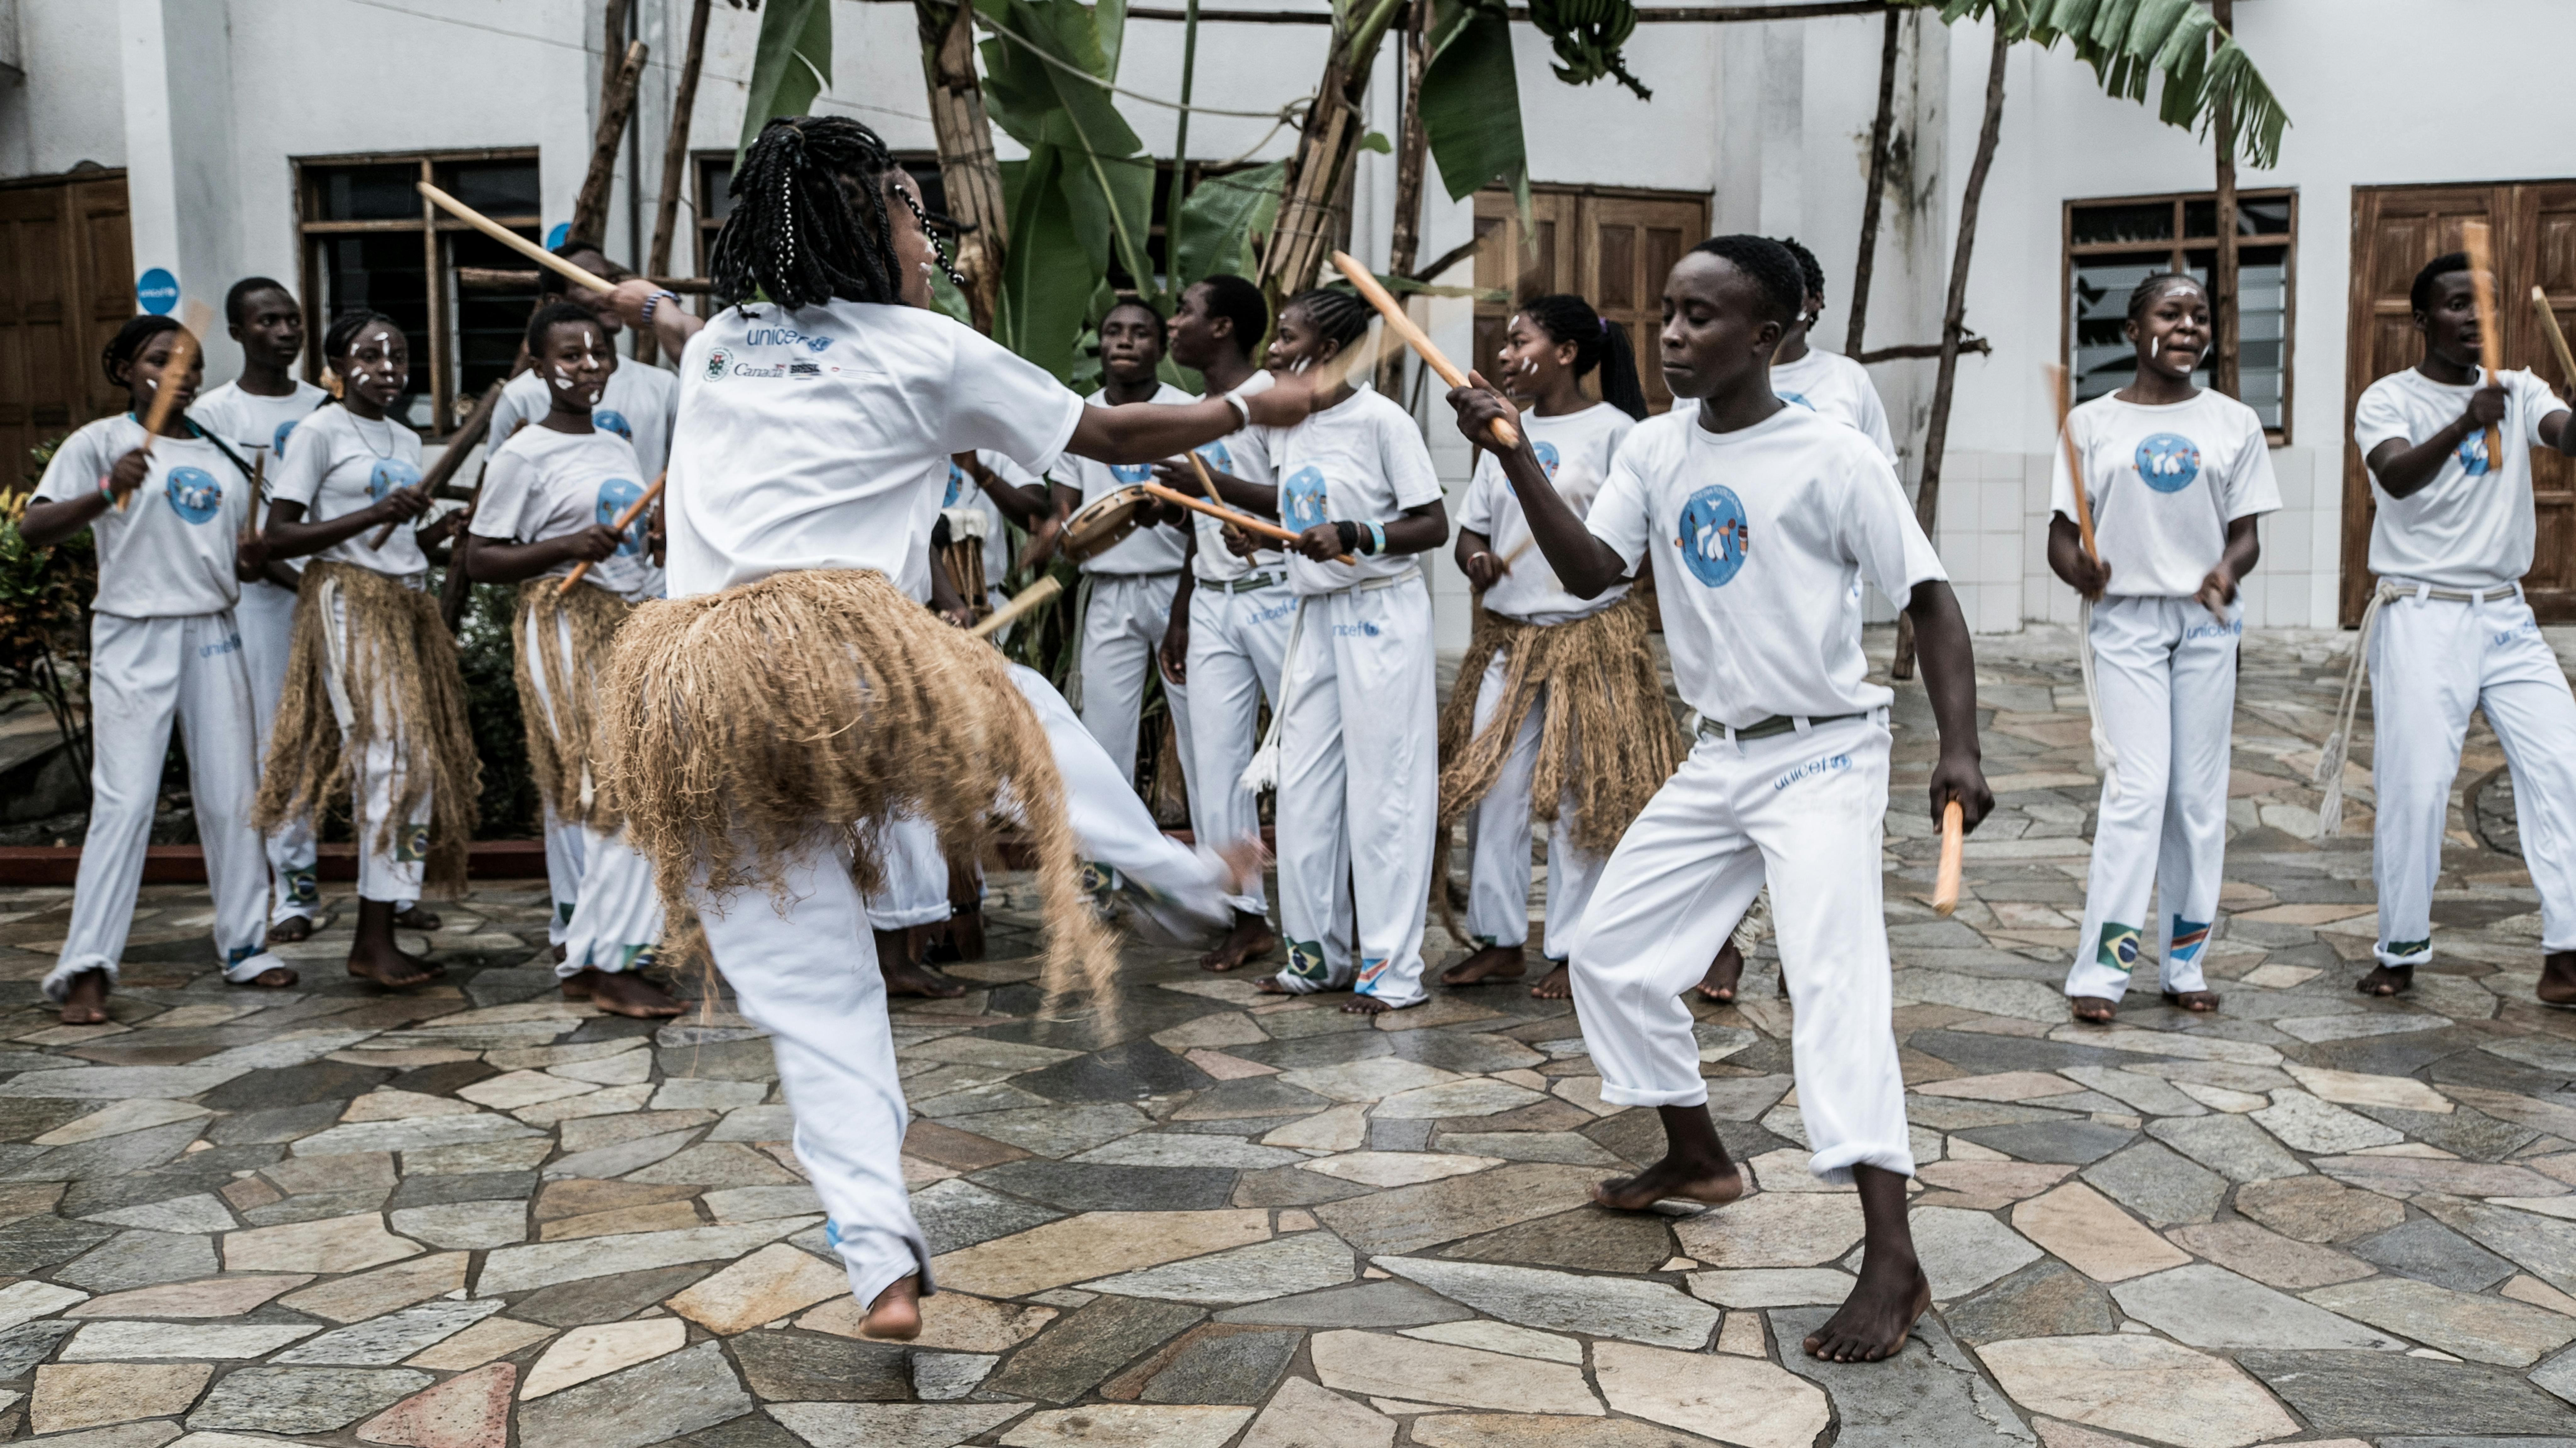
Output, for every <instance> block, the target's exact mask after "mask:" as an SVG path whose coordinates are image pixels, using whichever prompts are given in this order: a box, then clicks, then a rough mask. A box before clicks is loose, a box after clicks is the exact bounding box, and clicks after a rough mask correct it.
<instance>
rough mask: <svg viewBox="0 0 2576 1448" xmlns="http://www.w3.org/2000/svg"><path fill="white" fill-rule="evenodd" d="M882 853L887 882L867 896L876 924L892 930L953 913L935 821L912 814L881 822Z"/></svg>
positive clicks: (871, 921)
mask: <svg viewBox="0 0 2576 1448" xmlns="http://www.w3.org/2000/svg"><path fill="white" fill-rule="evenodd" d="M877 858H878V859H879V860H880V861H882V862H883V863H884V866H885V888H884V889H883V890H881V891H879V892H877V893H876V894H873V895H870V896H868V897H867V911H868V924H869V926H870V927H871V928H873V929H877V930H883V931H886V932H888V933H889V934H891V933H892V932H894V931H897V930H905V929H909V928H911V927H912V926H915V925H936V924H938V923H939V922H940V921H942V920H945V919H947V918H948V917H949V915H950V913H951V910H950V906H949V903H948V857H947V856H946V855H945V854H943V853H941V852H940V849H939V830H938V828H937V827H936V826H934V825H932V824H931V823H930V821H928V820H925V819H920V818H917V817H914V816H910V815H907V816H905V817H904V818H902V819H899V820H891V821H888V822H887V823H886V824H884V825H882V826H880V827H879V828H878V830H877Z"/></svg>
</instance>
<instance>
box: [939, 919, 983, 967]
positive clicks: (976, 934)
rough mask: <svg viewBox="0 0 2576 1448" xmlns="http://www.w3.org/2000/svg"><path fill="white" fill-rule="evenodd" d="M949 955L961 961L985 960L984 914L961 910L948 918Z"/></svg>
mask: <svg viewBox="0 0 2576 1448" xmlns="http://www.w3.org/2000/svg"><path fill="white" fill-rule="evenodd" d="M947 941H948V953H949V954H950V955H951V956H954V957H955V958H956V959H959V960H982V959H983V958H984V912H983V911H982V910H980V909H975V910H960V911H958V912H956V913H955V914H953V915H951V916H949V917H948V935H947Z"/></svg>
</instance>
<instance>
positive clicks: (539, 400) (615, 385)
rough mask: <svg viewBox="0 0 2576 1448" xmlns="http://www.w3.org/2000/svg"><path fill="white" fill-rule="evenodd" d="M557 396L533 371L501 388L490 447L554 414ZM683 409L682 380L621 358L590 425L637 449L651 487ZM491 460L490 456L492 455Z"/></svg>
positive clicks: (668, 454)
mask: <svg viewBox="0 0 2576 1448" xmlns="http://www.w3.org/2000/svg"><path fill="white" fill-rule="evenodd" d="M554 405H555V400H554V394H553V393H552V392H551V391H550V390H549V389H548V388H547V387H546V379H544V378H543V377H540V376H538V375H537V374H536V372H535V370H534V369H530V370H529V371H526V372H522V373H520V374H519V375H518V376H516V377H513V378H511V379H510V381H509V385H508V386H505V387H503V388H502V389H501V405H500V406H498V407H496V408H494V409H493V410H492V434H491V437H490V438H489V439H488V442H489V445H490V447H491V448H492V449H493V450H495V451H497V450H498V449H499V448H500V446H501V444H503V443H505V442H508V441H509V440H510V436H511V434H513V433H515V432H517V431H518V430H519V429H520V428H522V427H525V426H527V425H528V424H530V423H532V422H536V421H538V420H540V419H542V418H543V417H544V416H545V415H546V414H547V413H548V412H551V411H553V410H554ZM679 407H680V382H679V379H678V378H676V377H673V376H672V375H671V374H670V373H668V372H665V371H663V370H662V369H661V368H659V367H656V366H653V365H652V364H651V363H649V362H638V361H636V360H635V359H634V358H632V357H620V358H618V359H617V370H616V371H614V372H611V373H609V374H608V385H607V386H606V387H605V388H603V389H601V391H600V394H599V405H598V406H597V407H594V408H592V409H591V410H590V425H591V426H593V427H595V428H598V429H600V430H601V431H603V432H613V433H615V434H617V435H618V436H619V437H622V438H624V439H626V440H627V442H629V443H631V444H633V445H634V448H635V460H636V462H637V463H638V464H639V465H640V466H641V467H642V468H643V470H644V482H645V484H646V486H648V487H649V486H651V484H652V482H653V480H654V479H655V478H658V477H660V476H661V475H662V465H663V464H664V463H665V462H667V461H669V459H670V455H671V419H672V417H673V416H674V415H675V414H676V413H677V412H678V411H679ZM486 456H489V454H488V453H487V454H486Z"/></svg>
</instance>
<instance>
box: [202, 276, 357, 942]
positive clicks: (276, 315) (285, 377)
mask: <svg viewBox="0 0 2576 1448" xmlns="http://www.w3.org/2000/svg"><path fill="white" fill-rule="evenodd" d="M224 320H225V321H226V322H227V323H228V324H230V328H231V332H232V338H233V340H234V341H236V342H239V343H240V344H241V349H242V370H241V376H240V377H238V378H236V379H234V380H233V381H230V382H227V383H225V384H224V385H223V386H221V387H218V388H215V389H214V390H213V391H210V392H208V393H207V394H206V395H205V396H203V397H201V398H199V399H197V403H196V405H195V406H194V407H192V408H190V409H189V410H188V411H189V415H190V416H191V417H193V418H195V419H196V422H197V425H198V426H200V427H203V428H205V429H206V430H207V431H209V432H211V433H213V434H214V435H215V436H217V437H220V438H222V439H224V440H225V441H226V442H228V443H230V444H232V448H233V451H235V452H236V453H239V454H240V455H241V456H243V457H246V458H251V459H253V460H255V461H260V462H261V466H262V471H263V473H264V475H265V477H264V478H263V481H262V483H261V486H262V488H263V489H265V488H266V486H267V484H266V481H265V478H267V477H275V476H276V475H277V468H278V463H279V460H280V459H282V458H284V457H285V456H286V439H287V436H288V435H289V434H291V433H293V432H294V431H295V425H296V424H297V423H300V422H302V421H303V420H304V419H306V418H308V417H310V416H312V415H313V410H314V409H315V408H317V407H320V406H321V405H322V404H323V403H325V402H328V401H330V400H331V394H330V393H328V392H325V391H323V390H322V389H321V388H319V387H316V386H314V385H313V384H312V383H310V382H307V381H305V380H303V379H302V378H300V377H297V376H296V375H295V371H294V369H295V368H296V367H298V366H300V365H301V364H302V363H303V361H304V308H303V307H301V306H300V305H298V304H297V303H296V300H295V297H294V296H293V294H291V293H289V292H288V291H287V290H286V287H285V284H284V283H281V282H276V281H271V280H270V279H269V278H267V277H244V278H243V279H242V280H240V281H237V282H235V283H233V284H232V289H231V290H229V291H227V292H225V293H224ZM251 509H252V526H253V527H257V526H258V522H259V518H258V515H259V514H260V513H262V512H265V511H266V509H267V499H266V498H259V499H255V500H253V501H252V503H251ZM300 572H301V570H299V569H298V568H297V566H296V565H295V564H293V563H291V562H288V561H286V560H284V559H278V558H272V559H270V560H269V561H268V564H267V566H266V567H264V568H263V569H261V570H260V574H259V576H258V577H256V578H246V579H244V580H242V590H241V602H240V603H239V604H237V605H235V606H234V608H233V619H234V621H235V622H236V623H239V624H240V625H241V636H242V664H243V666H244V667H245V668H247V669H249V670H250V694H251V705H252V707H253V708H255V709H256V710H257V711H258V713H259V752H260V754H261V756H262V757H265V756H266V755H267V753H268V732H269V729H270V727H271V725H273V724H274V723H275V722H276V718H277V699H278V695H279V694H280V693H282V692H283V691H284V690H285V688H286V660H287V655H288V654H289V653H291V652H292V651H293V649H294V639H295V590H296V587H297V585H298V583H299V582H300V577H299V575H300ZM314 857H315V850H314V843H313V822H312V821H311V820H289V821H288V822H287V823H285V824H283V825H280V826H279V827H278V828H277V830H276V831H275V832H274V833H272V834H271V835H269V836H268V868H269V874H270V877H271V882H272V883H271V890H272V898H271V903H270V906H269V915H268V939H269V943H270V944H272V945H283V944H287V943H290V942H293V941H298V940H303V939H306V938H307V937H309V936H311V935H312V934H313V912H314V911H316V910H318V909H320V908H321V906H322V888H321V884H320V882H319V879H318V877H317V876H316V875H315V874H314V868H313V866H314Z"/></svg>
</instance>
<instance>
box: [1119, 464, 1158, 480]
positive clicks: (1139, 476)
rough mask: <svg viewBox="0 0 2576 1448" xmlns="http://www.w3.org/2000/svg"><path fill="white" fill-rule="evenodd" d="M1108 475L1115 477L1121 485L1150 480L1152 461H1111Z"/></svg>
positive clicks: (1151, 476)
mask: <svg viewBox="0 0 2576 1448" xmlns="http://www.w3.org/2000/svg"><path fill="white" fill-rule="evenodd" d="M1109 476H1111V477H1113V478H1116V479H1117V480H1118V481H1119V482H1120V483H1121V484H1122V485H1125V484H1133V483H1146V482H1151V481H1153V478H1154V465H1153V464H1152V463H1111V464H1110V465H1109Z"/></svg>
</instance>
